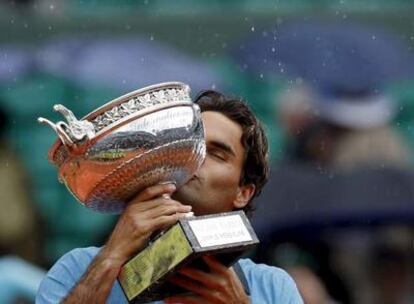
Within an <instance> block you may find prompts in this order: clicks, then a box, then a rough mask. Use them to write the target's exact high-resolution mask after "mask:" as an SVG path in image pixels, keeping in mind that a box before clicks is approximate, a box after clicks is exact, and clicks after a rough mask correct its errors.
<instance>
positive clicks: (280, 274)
mask: <svg viewBox="0 0 414 304" xmlns="http://www.w3.org/2000/svg"><path fill="white" fill-rule="evenodd" d="M239 264H240V267H241V268H242V269H243V273H244V275H245V276H246V280H247V282H248V284H249V288H250V293H251V297H252V300H253V303H256V302H257V303H286V304H299V303H303V301H302V299H301V297H300V294H299V291H298V289H297V287H296V284H295V282H294V281H293V279H292V278H291V277H290V275H289V274H288V273H287V272H286V271H284V270H283V269H280V268H277V267H274V266H269V265H265V264H256V263H254V262H253V261H252V260H250V259H241V260H239Z"/></svg>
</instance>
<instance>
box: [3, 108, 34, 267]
mask: <svg viewBox="0 0 414 304" xmlns="http://www.w3.org/2000/svg"><path fill="white" fill-rule="evenodd" d="M7 124H8V116H7V114H6V113H5V111H4V110H2V109H1V108H0V197H1V198H0V205H1V206H0V209H1V210H2V212H0V254H3V255H4V254H15V255H18V256H20V257H22V258H24V259H27V260H29V261H32V262H40V260H41V256H40V247H41V241H40V236H41V231H40V222H39V218H38V216H37V214H36V212H35V210H34V208H33V206H32V204H31V201H30V199H29V188H28V183H27V181H26V180H25V173H24V171H23V168H22V166H21V164H20V162H19V160H18V159H17V157H16V155H15V154H14V153H13V152H12V151H11V150H10V148H9V145H8V142H7V141H6V139H5V131H6V128H7Z"/></svg>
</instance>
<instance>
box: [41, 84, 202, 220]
mask: <svg viewBox="0 0 414 304" xmlns="http://www.w3.org/2000/svg"><path fill="white" fill-rule="evenodd" d="M54 110H55V111H58V112H60V113H61V114H62V115H63V116H64V117H65V118H66V122H63V121H60V122H57V123H53V122H51V121H49V120H47V119H44V118H39V122H41V123H44V124H47V125H49V126H50V127H52V128H53V130H54V131H55V132H56V133H57V135H58V137H59V139H58V140H57V141H56V142H55V143H54V145H53V146H52V147H51V148H50V150H49V156H48V158H49V160H50V161H51V162H52V163H54V164H55V165H56V166H57V169H58V177H59V181H61V182H62V183H64V184H65V185H66V186H67V188H68V189H69V191H70V192H71V193H72V194H73V195H74V196H75V197H76V199H77V200H78V201H79V202H80V203H82V204H83V205H85V206H86V207H88V208H91V209H93V210H95V211H97V212H102V213H119V212H121V211H122V210H123V209H124V207H125V204H126V203H127V202H128V201H130V200H131V199H132V198H133V197H134V196H135V195H136V194H137V193H139V192H140V191H141V190H143V189H145V188H147V187H149V186H152V185H155V184H158V183H175V184H176V185H177V187H179V186H181V185H183V184H184V183H186V182H187V181H188V180H189V179H190V178H191V177H192V176H193V175H194V173H195V172H196V171H197V170H198V168H199V167H200V166H201V164H202V162H203V160H204V157H205V150H206V148H205V141H204V129H203V124H202V121H201V115H200V114H201V113H200V109H199V107H198V105H196V104H194V103H193V102H192V100H191V98H190V88H189V86H187V85H186V84H183V83H180V82H168V83H161V84H157V85H152V86H149V87H145V88H142V89H139V90H136V91H133V92H131V93H128V94H126V95H123V96H121V97H119V98H116V99H114V100H112V101H110V102H108V103H107V104H105V105H103V106H102V107H100V108H98V109H96V110H95V111H93V112H91V113H90V114H88V115H86V116H85V117H84V118H83V119H82V120H77V119H76V117H75V116H74V115H73V113H72V112H71V111H70V110H68V109H67V108H65V107H64V106H62V105H55V106H54Z"/></svg>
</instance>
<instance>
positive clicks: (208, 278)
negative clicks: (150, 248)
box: [165, 256, 250, 304]
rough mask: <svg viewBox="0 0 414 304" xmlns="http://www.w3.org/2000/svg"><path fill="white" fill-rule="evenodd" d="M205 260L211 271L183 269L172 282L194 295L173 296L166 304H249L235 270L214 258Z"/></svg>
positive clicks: (205, 257) (204, 258)
mask: <svg viewBox="0 0 414 304" xmlns="http://www.w3.org/2000/svg"><path fill="white" fill-rule="evenodd" d="M203 260H204V261H205V263H206V264H207V265H208V266H209V268H210V271H209V272H204V271H201V270H198V269H194V268H190V267H188V268H183V269H181V270H180V271H179V274H180V275H177V276H175V277H173V278H172V279H171V280H170V281H171V282H172V283H174V284H176V285H178V286H180V287H183V288H185V289H187V290H188V291H191V292H193V293H194V295H183V296H173V297H170V298H168V299H165V303H180V304H196V303H197V304H202V303H206V304H207V303H211V304H213V303H220V304H247V303H250V299H249V297H248V296H247V295H246V293H245V292H244V288H243V285H242V283H241V282H240V280H239V278H238V277H237V275H236V273H235V272H234V270H233V269H231V268H230V269H228V268H227V267H225V266H224V265H222V264H221V263H220V262H219V261H217V259H215V258H214V257H212V256H204V257H203Z"/></svg>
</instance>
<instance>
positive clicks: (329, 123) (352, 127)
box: [278, 85, 411, 170]
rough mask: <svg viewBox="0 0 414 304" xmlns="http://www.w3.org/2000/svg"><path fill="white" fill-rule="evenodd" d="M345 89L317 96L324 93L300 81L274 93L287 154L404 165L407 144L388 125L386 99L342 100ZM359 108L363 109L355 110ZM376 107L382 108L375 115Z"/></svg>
mask: <svg viewBox="0 0 414 304" xmlns="http://www.w3.org/2000/svg"><path fill="white" fill-rule="evenodd" d="M348 93H349V94H350V95H351V93H350V92H348ZM346 94H347V92H341V95H340V96H335V97H334V98H335V99H332V100H329V101H323V102H321V101H320V100H321V99H322V100H323V99H324V98H325V97H324V96H321V95H320V94H318V93H317V92H316V90H314V89H311V88H309V87H304V86H303V85H302V86H299V87H294V88H291V89H290V90H289V91H285V92H284V93H283V94H282V95H281V96H280V99H279V104H280V106H279V114H278V115H279V121H280V122H281V123H282V126H283V127H284V128H285V129H286V133H287V135H288V141H289V143H288V150H287V157H288V158H289V159H291V160H296V161H301V162H308V163H312V164H314V165H315V166H317V167H322V168H330V169H335V170H338V169H339V170H352V169H356V168H361V167H367V166H369V167H384V166H391V167H400V168H404V167H407V166H409V164H410V155H411V154H410V148H409V146H408V145H407V144H406V143H405V141H404V138H403V137H402V135H401V134H399V132H398V131H397V130H396V129H395V128H394V127H393V126H392V125H391V122H392V118H393V112H394V111H393V110H391V109H388V107H389V106H390V105H389V104H387V103H388V102H391V101H387V103H382V101H381V99H380V98H381V97H382V96H379V97H378V96H374V97H373V98H372V96H368V97H367V96H361V98H360V99H358V97H356V98H355V97H354V99H350V100H351V101H350V102H349V103H348V104H347V103H343V102H342V99H346V98H349V96H347V95H346ZM376 98H378V99H376ZM375 103H376V104H375ZM324 106H327V107H328V108H324ZM361 108H362V111H366V112H367V113H369V114H368V115H364V116H361V115H360V114H359V113H358V112H359V111H361ZM376 111H377V112H379V111H384V112H387V113H388V114H387V115H378V116H376V113H375V112H376Z"/></svg>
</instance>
